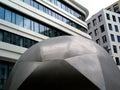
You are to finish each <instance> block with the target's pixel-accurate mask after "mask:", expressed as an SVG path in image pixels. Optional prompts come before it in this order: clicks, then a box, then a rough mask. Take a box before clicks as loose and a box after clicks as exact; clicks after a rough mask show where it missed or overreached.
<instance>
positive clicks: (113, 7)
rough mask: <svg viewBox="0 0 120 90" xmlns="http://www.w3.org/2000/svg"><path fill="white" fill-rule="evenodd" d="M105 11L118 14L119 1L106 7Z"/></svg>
mask: <svg viewBox="0 0 120 90" xmlns="http://www.w3.org/2000/svg"><path fill="white" fill-rule="evenodd" d="M106 9H107V10H109V11H112V12H116V13H119V14H120V0H118V1H117V2H115V3H113V4H112V5H110V6H108V7H106Z"/></svg>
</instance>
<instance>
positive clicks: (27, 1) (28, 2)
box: [24, 0, 32, 5]
mask: <svg viewBox="0 0 120 90" xmlns="http://www.w3.org/2000/svg"><path fill="white" fill-rule="evenodd" d="M30 1H32V0H24V2H25V3H27V4H29V5H30Z"/></svg>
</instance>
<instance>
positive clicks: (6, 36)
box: [0, 29, 37, 48]
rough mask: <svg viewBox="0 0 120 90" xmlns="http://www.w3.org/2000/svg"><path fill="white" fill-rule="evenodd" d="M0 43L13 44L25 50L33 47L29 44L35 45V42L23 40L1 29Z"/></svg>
mask: <svg viewBox="0 0 120 90" xmlns="http://www.w3.org/2000/svg"><path fill="white" fill-rule="evenodd" d="M0 41H3V42H6V43H10V44H14V45H17V46H22V47H26V48H28V47H30V46H32V45H33V44H32V43H31V42H35V43H37V41H34V40H31V39H28V38H25V37H22V36H19V35H16V34H13V33H10V32H7V31H4V30H1V29H0ZM35 43H34V44H35Z"/></svg>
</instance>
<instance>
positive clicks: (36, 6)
mask: <svg viewBox="0 0 120 90" xmlns="http://www.w3.org/2000/svg"><path fill="white" fill-rule="evenodd" d="M34 7H35V8H37V9H38V7H39V5H38V3H37V2H36V1H34Z"/></svg>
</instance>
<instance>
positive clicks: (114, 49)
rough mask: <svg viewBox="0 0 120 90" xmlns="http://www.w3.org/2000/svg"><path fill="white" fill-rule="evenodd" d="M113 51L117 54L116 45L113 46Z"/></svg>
mask: <svg viewBox="0 0 120 90" xmlns="http://www.w3.org/2000/svg"><path fill="white" fill-rule="evenodd" d="M113 51H114V53H117V47H116V46H115V45H113Z"/></svg>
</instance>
